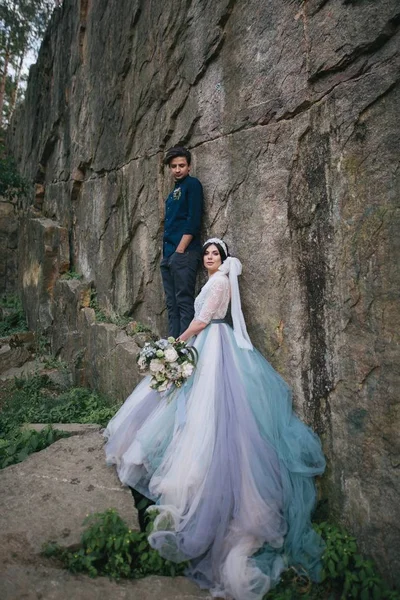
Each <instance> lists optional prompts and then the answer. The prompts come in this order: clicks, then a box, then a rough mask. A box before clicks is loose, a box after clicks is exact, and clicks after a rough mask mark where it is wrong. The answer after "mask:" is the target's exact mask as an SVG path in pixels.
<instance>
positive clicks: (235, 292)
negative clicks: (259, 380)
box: [218, 256, 253, 350]
mask: <svg viewBox="0 0 400 600" xmlns="http://www.w3.org/2000/svg"><path fill="white" fill-rule="evenodd" d="M218 270H219V271H221V273H224V274H225V275H228V277H229V283H230V286H231V314H232V321H233V333H234V335H235V338H236V342H237V345H238V346H239V347H240V348H245V349H246V350H253V344H252V343H251V341H250V338H249V334H248V333H247V328H246V323H245V320H244V316H243V312H242V303H241V301H240V292H239V283H238V277H239V275H240V274H241V272H242V263H241V262H240V260H239V259H238V258H234V257H233V256H228V258H226V259H225V260H224V262H223V263H222V265H221V266H220V267H219V269H218Z"/></svg>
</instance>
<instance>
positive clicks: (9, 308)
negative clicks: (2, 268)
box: [0, 174, 28, 337]
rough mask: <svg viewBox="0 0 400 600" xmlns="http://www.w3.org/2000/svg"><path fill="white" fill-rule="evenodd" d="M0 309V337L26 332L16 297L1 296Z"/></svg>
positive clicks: (19, 303) (24, 320)
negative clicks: (0, 315)
mask: <svg viewBox="0 0 400 600" xmlns="http://www.w3.org/2000/svg"><path fill="white" fill-rule="evenodd" d="M0 179H1V174H0ZM0 307H1V309H2V311H1V312H2V313H3V316H2V319H1V320H0V337H5V336H8V335H12V334H13V333H20V332H23V331H27V329H28V328H27V324H26V318H25V313H24V310H23V308H22V304H21V301H20V299H19V298H18V297H16V296H3V297H2V299H1V301H0Z"/></svg>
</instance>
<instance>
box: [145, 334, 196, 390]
mask: <svg viewBox="0 0 400 600" xmlns="http://www.w3.org/2000/svg"><path fill="white" fill-rule="evenodd" d="M196 362H197V350H196V349H195V348H192V347H190V346H187V345H186V342H177V341H176V339H175V338H173V337H169V338H168V339H166V340H165V339H160V340H157V341H156V342H146V344H145V345H144V346H143V348H142V349H141V351H140V352H139V354H138V357H137V363H138V366H139V370H140V371H141V372H142V373H149V374H150V375H151V380H150V387H151V388H153V390H157V392H166V391H167V390H169V389H171V388H172V386H175V387H181V386H182V385H183V384H184V383H185V381H186V379H188V378H189V377H190V376H191V375H192V373H193V371H194V368H195V366H196Z"/></svg>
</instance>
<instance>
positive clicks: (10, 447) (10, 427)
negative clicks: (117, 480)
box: [0, 375, 119, 468]
mask: <svg viewBox="0 0 400 600" xmlns="http://www.w3.org/2000/svg"><path fill="white" fill-rule="evenodd" d="M1 399H2V407H1V412H0V468H4V467H6V466H9V465H10V464H14V463H15V462H21V460H23V459H24V458H26V456H28V455H29V454H31V453H32V452H37V451H39V450H43V449H44V448H45V447H46V446H48V445H49V444H51V443H53V442H55V441H56V440H57V439H59V438H60V437H63V436H64V435H65V434H63V433H61V432H56V431H54V430H52V429H51V428H50V429H45V430H44V431H42V432H40V433H37V432H34V431H29V430H22V429H21V427H22V426H23V425H24V424H25V423H47V424H52V423H97V424H99V425H102V426H105V425H106V424H107V423H108V421H109V420H110V419H111V417H113V416H114V414H115V412H116V411H117V409H118V408H119V405H115V404H114V405H113V406H111V405H110V402H109V400H108V399H107V398H105V397H104V396H101V395H99V394H97V393H96V392H94V391H92V390H89V389H87V388H70V389H69V390H67V391H61V389H60V388H59V387H58V386H57V385H55V384H53V383H52V382H51V381H50V380H49V378H48V377H47V375H34V376H33V377H30V378H28V379H22V378H21V379H19V378H15V380H14V382H13V383H12V384H11V385H8V386H7V387H6V391H5V392H3V393H2V398H1Z"/></svg>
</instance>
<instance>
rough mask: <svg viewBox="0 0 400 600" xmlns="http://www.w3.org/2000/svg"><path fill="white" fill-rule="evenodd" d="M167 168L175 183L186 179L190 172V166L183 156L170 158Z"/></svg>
mask: <svg viewBox="0 0 400 600" xmlns="http://www.w3.org/2000/svg"><path fill="white" fill-rule="evenodd" d="M169 168H170V170H171V173H172V175H173V176H174V179H175V181H180V180H181V179H183V178H184V177H186V175H188V174H189V171H190V165H188V162H187V160H186V158H185V157H184V156H176V157H175V158H172V159H171V160H170V163H169Z"/></svg>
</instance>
